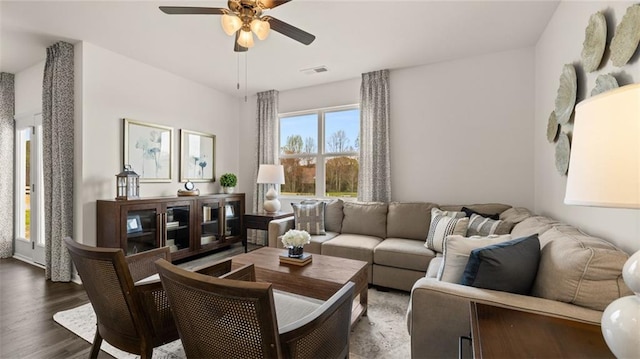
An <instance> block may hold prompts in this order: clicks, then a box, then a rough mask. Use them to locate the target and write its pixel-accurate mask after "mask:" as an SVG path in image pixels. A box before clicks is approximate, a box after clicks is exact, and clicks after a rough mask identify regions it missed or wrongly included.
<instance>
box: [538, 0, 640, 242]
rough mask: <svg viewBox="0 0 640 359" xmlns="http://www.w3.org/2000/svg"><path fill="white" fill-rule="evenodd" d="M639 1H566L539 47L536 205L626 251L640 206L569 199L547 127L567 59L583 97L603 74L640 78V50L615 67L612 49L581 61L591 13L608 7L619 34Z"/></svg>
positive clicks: (639, 229)
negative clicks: (596, 66) (597, 60)
mask: <svg viewBox="0 0 640 359" xmlns="http://www.w3.org/2000/svg"><path fill="white" fill-rule="evenodd" d="M633 3H634V2H613V1H607V2H586V1H585V2H583V1H581V2H571V1H570V2H567V1H563V2H561V3H560V5H559V6H558V8H557V10H556V13H555V14H554V16H553V18H552V19H551V21H550V22H549V25H548V26H547V28H546V30H545V32H544V34H543V35H542V36H541V37H540V39H539V41H538V43H537V45H536V48H535V68H536V72H535V73H536V85H535V119H534V121H535V128H534V143H535V199H536V201H535V207H534V209H535V211H536V212H537V213H540V214H544V215H549V216H552V217H554V218H558V219H560V220H562V221H565V222H567V223H570V224H572V225H575V226H578V227H580V228H582V229H583V230H585V231H586V232H588V233H590V234H593V235H597V236H602V237H603V238H605V239H608V240H610V241H611V242H613V243H615V244H617V245H618V246H619V247H621V248H622V249H624V250H626V251H627V252H633V251H635V250H638V249H640V211H639V210H624V209H608V208H589V207H580V206H568V205H565V204H564V202H563V201H564V191H565V187H566V180H567V177H566V176H563V175H560V174H559V173H558V172H557V171H556V169H555V159H554V154H555V147H554V146H553V145H552V144H550V143H549V142H547V139H546V129H547V120H548V118H549V114H550V113H551V111H553V108H554V103H555V98H556V93H557V89H558V84H559V78H560V74H561V73H562V67H563V65H564V64H574V65H577V66H576V70H577V73H578V92H579V95H578V98H579V100H582V99H584V98H585V97H588V94H589V93H590V92H591V89H592V88H593V87H594V86H595V79H596V77H597V76H598V75H600V74H607V73H611V72H612V73H614V75H615V77H616V78H617V79H618V82H619V83H620V84H621V85H623V84H630V83H638V82H640V61H639V58H640V50H639V51H637V52H636V54H635V56H634V57H633V58H632V60H631V63H629V64H627V65H626V66H624V67H622V68H617V67H614V66H613V65H612V64H611V63H610V61H609V56H608V52H605V58H604V59H603V63H602V64H601V68H600V70H598V71H596V72H593V73H589V74H586V73H585V71H584V70H583V69H582V67H581V66H580V62H581V60H580V54H581V52H582V43H583V41H584V36H585V35H584V33H585V28H586V27H587V25H588V23H589V17H590V16H591V15H592V14H594V13H596V12H598V11H604V14H605V17H606V19H607V23H608V29H609V31H608V38H609V39H611V38H612V37H613V34H614V30H615V26H616V25H617V24H618V23H619V22H620V20H621V19H622V16H623V15H624V14H625V12H626V9H627V8H628V7H629V6H631V5H632V4H633Z"/></svg>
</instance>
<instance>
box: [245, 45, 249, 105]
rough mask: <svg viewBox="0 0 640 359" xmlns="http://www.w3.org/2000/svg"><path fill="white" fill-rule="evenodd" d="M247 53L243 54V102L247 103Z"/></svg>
mask: <svg viewBox="0 0 640 359" xmlns="http://www.w3.org/2000/svg"><path fill="white" fill-rule="evenodd" d="M248 63H249V53H248V52H245V53H244V102H247V87H248V86H249V85H248V84H249V65H248Z"/></svg>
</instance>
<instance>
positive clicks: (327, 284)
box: [231, 247, 369, 326]
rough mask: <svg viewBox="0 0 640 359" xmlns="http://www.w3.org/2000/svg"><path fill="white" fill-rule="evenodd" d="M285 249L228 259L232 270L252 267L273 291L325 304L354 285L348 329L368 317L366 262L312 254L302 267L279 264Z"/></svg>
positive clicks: (240, 255) (258, 277)
mask: <svg viewBox="0 0 640 359" xmlns="http://www.w3.org/2000/svg"><path fill="white" fill-rule="evenodd" d="M284 253H286V250H284V249H278V248H273V247H265V248H260V249H257V250H255V251H252V252H249V253H244V254H239V255H237V256H234V257H231V260H232V268H233V269H235V268H239V267H241V266H243V265H247V264H253V265H254V267H255V272H256V281H259V282H268V283H272V284H273V288H274V289H278V290H281V291H285V292H289V293H295V294H299V295H304V296H307V297H312V298H316V299H320V300H327V299H329V298H330V297H331V296H332V295H334V294H335V293H336V292H337V291H338V290H340V288H342V286H344V285H345V284H346V283H347V282H349V281H351V282H353V283H355V297H354V301H353V307H352V310H351V325H352V326H353V324H354V323H355V322H356V321H357V320H358V319H359V318H360V317H361V316H363V315H367V289H368V284H367V278H368V277H369V276H368V273H367V271H368V264H367V262H363V261H358V260H353V259H346V258H340V257H332V256H323V255H320V254H313V261H312V262H311V263H309V264H307V265H305V266H296V265H289V264H280V260H279V256H280V255H281V254H284Z"/></svg>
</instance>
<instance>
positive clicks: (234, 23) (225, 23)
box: [220, 14, 242, 36]
mask: <svg viewBox="0 0 640 359" xmlns="http://www.w3.org/2000/svg"><path fill="white" fill-rule="evenodd" d="M220 21H221V23H222V30H224V32H225V33H226V34H227V35H229V36H231V35H233V34H235V32H236V31H238V30H240V28H241V27H242V20H240V18H239V17H237V16H235V15H229V14H224V15H222V19H221V20H220Z"/></svg>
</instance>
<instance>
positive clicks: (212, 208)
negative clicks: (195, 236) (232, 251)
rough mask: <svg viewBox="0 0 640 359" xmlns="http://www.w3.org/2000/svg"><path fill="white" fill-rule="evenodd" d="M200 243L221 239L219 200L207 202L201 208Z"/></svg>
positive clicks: (214, 241) (204, 244)
mask: <svg viewBox="0 0 640 359" xmlns="http://www.w3.org/2000/svg"><path fill="white" fill-rule="evenodd" d="M201 214H202V215H201V217H200V220H201V224H200V227H201V228H200V245H201V246H206V245H208V244H211V243H218V241H219V240H220V222H219V218H220V205H219V204H218V202H206V203H203V204H202V208H201Z"/></svg>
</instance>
